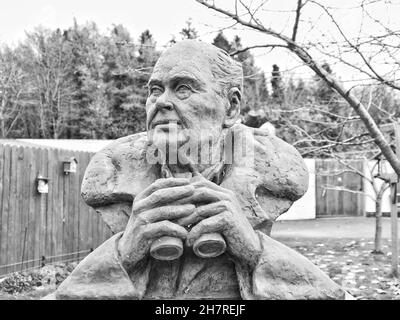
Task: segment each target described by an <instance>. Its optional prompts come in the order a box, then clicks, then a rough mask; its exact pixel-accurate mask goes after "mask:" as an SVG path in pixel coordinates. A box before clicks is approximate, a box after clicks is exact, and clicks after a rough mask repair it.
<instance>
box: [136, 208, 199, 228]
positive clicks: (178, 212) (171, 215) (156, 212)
mask: <svg viewBox="0 0 400 320" xmlns="http://www.w3.org/2000/svg"><path fill="white" fill-rule="evenodd" d="M195 209H196V207H195V206H194V205H193V204H184V205H178V206H164V207H158V208H154V209H150V210H148V211H146V212H143V213H142V214H141V215H140V217H138V219H140V220H141V221H143V223H144V224H147V223H153V222H157V221H162V220H175V219H179V218H184V217H186V216H189V215H191V214H193V212H194V211H195Z"/></svg>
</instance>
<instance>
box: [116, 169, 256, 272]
mask: <svg viewBox="0 0 400 320" xmlns="http://www.w3.org/2000/svg"><path fill="white" fill-rule="evenodd" d="M212 232H217V233H221V234H222V235H223V237H224V238H225V241H226V243H227V250H228V253H229V254H231V255H232V256H233V257H235V258H236V259H239V260H240V261H242V262H245V263H247V264H248V265H255V264H256V262H257V259H258V256H259V253H260V251H261V244H260V240H259V237H258V235H257V234H256V232H255V231H254V229H253V228H252V226H251V224H250V222H249V221H248V220H247V218H246V217H245V216H244V214H243V213H242V210H241V208H240V205H239V203H238V201H237V200H236V197H235V194H234V193H233V192H232V191H230V190H228V189H225V188H223V187H221V186H218V185H216V184H215V183H213V182H210V181H208V180H207V179H205V178H204V177H202V176H201V175H197V176H195V177H193V178H191V179H184V178H168V179H158V180H156V181H155V182H154V183H152V184H151V185H150V186H149V187H147V188H146V189H145V190H143V191H142V192H141V193H140V194H138V195H137V196H136V198H135V200H134V202H133V206H132V214H131V217H130V219H129V221H128V224H127V226H126V229H125V231H124V234H123V235H122V237H121V240H120V242H119V251H120V254H121V257H122V261H123V264H124V265H125V266H127V267H128V268H134V267H135V265H136V264H137V263H138V262H140V261H141V260H142V259H144V258H145V257H146V256H147V255H148V254H149V251H150V247H151V244H152V243H153V241H154V240H156V239H158V238H160V237H161V236H172V237H178V238H181V239H182V240H183V241H184V242H185V243H186V245H187V246H192V245H193V243H194V242H195V241H196V240H197V239H198V238H199V237H200V236H201V235H203V234H205V233H212Z"/></svg>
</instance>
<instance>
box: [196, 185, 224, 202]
mask: <svg viewBox="0 0 400 320" xmlns="http://www.w3.org/2000/svg"><path fill="white" fill-rule="evenodd" d="M221 200H228V196H227V195H226V194H224V193H222V192H219V191H216V190H212V189H210V188H208V187H200V188H198V189H195V191H194V193H193V195H192V196H190V201H191V203H210V202H217V201H221Z"/></svg>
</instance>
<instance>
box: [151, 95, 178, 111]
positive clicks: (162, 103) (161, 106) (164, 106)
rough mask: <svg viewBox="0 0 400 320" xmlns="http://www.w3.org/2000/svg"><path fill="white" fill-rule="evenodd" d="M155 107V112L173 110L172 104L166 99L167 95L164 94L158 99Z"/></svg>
mask: <svg viewBox="0 0 400 320" xmlns="http://www.w3.org/2000/svg"><path fill="white" fill-rule="evenodd" d="M155 107H156V110H157V111H172V110H173V108H174V106H173V104H172V102H171V101H170V100H169V99H168V94H167V93H166V92H164V93H163V94H162V95H161V96H159V97H158V99H157V101H156V104H155Z"/></svg>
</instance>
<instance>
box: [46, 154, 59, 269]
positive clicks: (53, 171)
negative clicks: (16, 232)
mask: <svg viewBox="0 0 400 320" xmlns="http://www.w3.org/2000/svg"><path fill="white" fill-rule="evenodd" d="M46 165H47V176H48V178H49V193H48V194H47V208H46V218H47V232H46V248H45V255H46V257H49V258H48V259H47V262H50V263H51V262H52V261H53V260H54V259H53V258H50V257H53V256H55V244H54V241H53V238H54V233H55V232H56V230H55V227H56V225H55V223H54V221H55V219H54V215H55V208H54V198H55V196H56V193H57V187H58V184H57V181H58V179H57V175H58V172H57V166H58V162H57V158H56V154H55V150H53V149H50V150H48V154H47V163H46Z"/></svg>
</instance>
